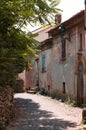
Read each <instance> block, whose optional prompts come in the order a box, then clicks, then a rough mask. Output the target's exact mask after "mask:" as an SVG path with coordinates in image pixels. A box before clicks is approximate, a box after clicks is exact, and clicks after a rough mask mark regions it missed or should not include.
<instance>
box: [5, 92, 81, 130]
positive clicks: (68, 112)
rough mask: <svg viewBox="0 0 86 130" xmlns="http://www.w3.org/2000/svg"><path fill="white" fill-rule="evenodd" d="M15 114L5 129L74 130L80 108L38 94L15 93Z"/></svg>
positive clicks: (78, 119)
mask: <svg viewBox="0 0 86 130" xmlns="http://www.w3.org/2000/svg"><path fill="white" fill-rule="evenodd" d="M14 96H15V101H14V102H15V106H16V116H15V119H14V120H13V121H12V122H11V123H10V124H9V125H8V127H7V129H6V130H76V128H77V127H79V125H80V124H81V117H82V116H81V113H82V109H81V108H77V107H75V108H74V107H71V106H68V105H66V104H65V103H62V102H60V101H57V100H55V99H51V98H50V97H45V96H41V95H39V94H35V95H34V94H28V93H20V94H15V95H14Z"/></svg>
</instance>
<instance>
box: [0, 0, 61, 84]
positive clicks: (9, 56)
mask: <svg viewBox="0 0 86 130" xmlns="http://www.w3.org/2000/svg"><path fill="white" fill-rule="evenodd" d="M58 2H59V0H0V85H1V86H5V85H8V84H9V85H12V84H13V83H14V81H15V79H16V76H17V75H18V73H20V72H22V71H23V70H24V69H25V68H26V67H28V65H29V64H30V62H31V59H32V56H34V55H35V54H36V52H37V46H38V45H39V44H38V42H37V41H36V40H34V35H33V34H31V33H30V32H29V33H28V34H26V33H25V32H23V31H22V29H21V28H22V27H23V26H24V25H26V26H27V23H28V24H31V25H35V24H37V23H41V24H47V23H49V24H51V22H52V21H53V15H54V13H56V12H58V11H59V9H56V8H55V6H56V5H57V4H58Z"/></svg>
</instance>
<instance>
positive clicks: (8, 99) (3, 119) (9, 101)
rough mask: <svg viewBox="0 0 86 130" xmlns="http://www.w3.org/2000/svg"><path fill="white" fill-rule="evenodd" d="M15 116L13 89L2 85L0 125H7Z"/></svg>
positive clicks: (0, 88)
mask: <svg viewBox="0 0 86 130" xmlns="http://www.w3.org/2000/svg"><path fill="white" fill-rule="evenodd" d="M12 118H13V89H12V88H11V87H9V86H7V87H0V127H2V126H6V125H7V124H8V123H9V122H10V120H12Z"/></svg>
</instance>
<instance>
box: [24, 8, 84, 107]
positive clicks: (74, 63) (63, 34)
mask: <svg viewBox="0 0 86 130" xmlns="http://www.w3.org/2000/svg"><path fill="white" fill-rule="evenodd" d="M84 14H85V13H84V10H83V11H81V12H79V13H77V14H76V15H74V16H73V17H71V18H70V19H68V20H67V21H65V22H63V23H61V24H59V25H58V26H56V27H55V28H52V29H49V30H47V32H48V37H47V38H46V39H44V40H43V41H41V43H42V45H41V52H40V53H39V58H36V59H35V60H34V62H33V63H32V66H33V70H32V71H30V72H26V79H27V80H26V81H27V82H28V83H27V85H28V86H30V87H31V86H38V87H40V88H45V90H46V91H48V93H50V94H56V95H57V96H66V95H67V96H68V97H70V98H71V99H74V100H76V101H77V103H79V104H84V105H85V104H86V45H85V44H86V42H85V39H86V38H85V37H86V34H85V33H86V31H85V17H84V16H85V15H84Z"/></svg>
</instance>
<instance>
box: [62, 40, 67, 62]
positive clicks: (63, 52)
mask: <svg viewBox="0 0 86 130" xmlns="http://www.w3.org/2000/svg"><path fill="white" fill-rule="evenodd" d="M65 59H66V42H65V39H63V40H62V60H65Z"/></svg>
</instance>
